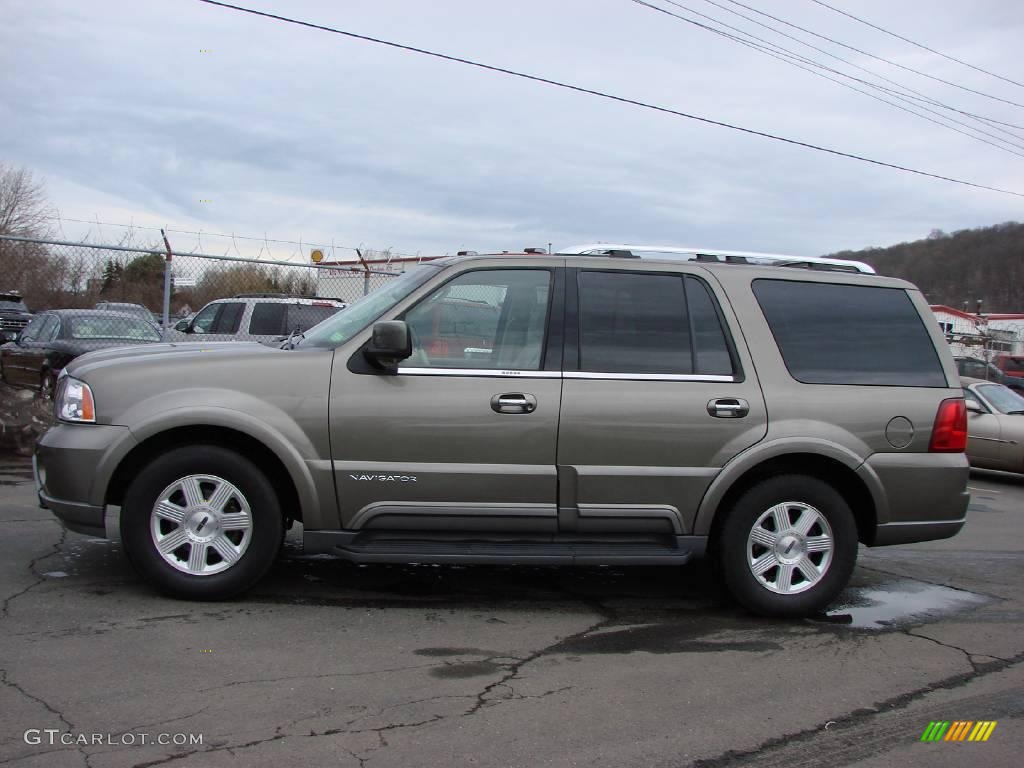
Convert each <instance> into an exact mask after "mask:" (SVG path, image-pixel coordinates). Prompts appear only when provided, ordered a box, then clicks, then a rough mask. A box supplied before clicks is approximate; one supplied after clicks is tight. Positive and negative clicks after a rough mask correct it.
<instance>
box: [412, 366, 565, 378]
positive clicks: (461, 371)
mask: <svg viewBox="0 0 1024 768" xmlns="http://www.w3.org/2000/svg"><path fill="white" fill-rule="evenodd" d="M398 373H399V374H404V375H408V376H487V377H499V378H508V379H560V378H561V377H562V372H561V371H515V370H503V369H501V368H403V367H401V366H399V368H398Z"/></svg>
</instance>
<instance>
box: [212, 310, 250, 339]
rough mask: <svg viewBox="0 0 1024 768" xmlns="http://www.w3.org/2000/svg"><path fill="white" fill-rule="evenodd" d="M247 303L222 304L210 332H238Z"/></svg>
mask: <svg viewBox="0 0 1024 768" xmlns="http://www.w3.org/2000/svg"><path fill="white" fill-rule="evenodd" d="M244 309H245V304H221V305H220V310H219V311H218V312H217V319H216V320H214V322H213V328H211V329H210V333H238V326H239V325H240V324H241V322H242V310H244Z"/></svg>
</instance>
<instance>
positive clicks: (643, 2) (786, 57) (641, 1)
mask: <svg viewBox="0 0 1024 768" xmlns="http://www.w3.org/2000/svg"><path fill="white" fill-rule="evenodd" d="M662 1H663V2H667V3H669V4H671V5H673V6H676V7H677V8H681V9H683V10H685V11H688V12H690V13H693V14H695V15H697V16H700V17H703V18H706V19H710V20H711V21H713V22H714V23H716V24H719V25H721V26H723V27H725V28H727V29H732V30H734V31H736V32H739V33H740V34H742V35H745V36H746V37H748V38H750V40H754V41H758V42H751V41H750V40H746V39H743V38H739V37H736V36H735V35H732V34H729V33H728V32H723V31H722V30H719V29H715V28H714V27H710V26H708V25H706V24H703V23H701V22H699V21H695V20H693V19H689V18H686V17H685V16H681V15H680V14H678V13H674V12H673V11H670V10H668V9H667V8H662V7H660V6H658V5H655V4H654V3H651V2H649V1H648V0H630V2H632V3H634V4H636V5H639V6H642V7H645V8H648V9H650V10H652V11H658V12H659V13H663V14H665V15H667V16H671V17H673V18H675V19H678V20H679V21H683V22H686V23H687V24H691V25H693V26H696V27H699V28H700V29H704V30H706V31H708V32H712V33H714V34H716V35H719V36H722V37H725V38H728V39H730V40H733V41H734V42H738V43H740V44H741V45H745V46H747V47H748V48H752V49H754V50H757V51H760V52H761V53H764V54H767V55H768V56H771V57H772V58H775V59H779V60H780V61H785V62H786V63H788V64H791V65H792V66H795V67H797V68H799V69H803V70H804V71H806V72H810V73H811V74H812V75H816V76H818V77H823V78H825V79H826V80H830V81H832V82H833V83H836V84H838V85H840V86H843V87H844V88H848V89H850V90H853V91H856V92H857V93H861V94H864V95H865V96H868V97H870V98H873V99H875V100H876V101H881V102H883V103H885V104H889V105H890V106H893V107H896V108H897V109H900V110H903V111H904V112H909V113H910V114H912V115H916V116H918V117H920V118H921V119H923V120H927V121H928V122H930V123H934V124H935V125H940V126H942V127H944V128H948V129H949V130H951V131H955V132H956V133H960V134H963V135H964V136H968V137H969V138H972V139H975V140H976V141H980V142H982V143H983V144H988V145H989V146H992V147H995V148H996V149H1001V150H1003V151H1004V152H1008V153H1010V154H1012V155H1017V156H1018V157H1024V154H1022V153H1021V152H1015V151H1014V150H1012V149H1008V148H1007V147H1005V146H1002V144H1006V145H1009V146H1011V147H1015V148H1016V149H1019V150H1024V144H1019V143H1017V142H1015V141H1011V140H1009V139H1005V138H1003V137H1002V136H997V135H995V134H993V133H990V132H989V131H985V130H982V129H981V128H977V127H975V126H973V125H971V124H969V123H965V122H964V121H962V120H959V119H957V118H955V117H950V116H949V115H945V114H943V113H941V112H938V111H936V110H934V109H931V108H930V107H927V106H924V105H921V104H917V103H914V104H913V106H914V107H916V108H917V109H923V110H924V111H925V112H929V113H931V114H933V115H936V116H937V117H940V118H942V119H943V120H951V121H952V122H953V123H956V124H957V125H960V126H963V127H964V128H966V129H967V130H968V131H974V132H975V133H968V132H967V131H963V130H960V129H959V128H955V127H953V126H952V125H949V124H948V123H945V122H942V121H941V120H936V119H932V118H930V117H927V116H926V115H922V114H921V113H920V112H916V111H914V110H913V109H910V108H908V107H905V106H901V105H900V104H896V103H895V102H892V101H889V100H888V99H884V98H882V97H880V96H877V95H875V94H872V93H868V92H867V91H864V90H862V89H860V88H857V87H855V86H852V85H850V84H849V83H844V82H842V81H839V80H836V79H835V78H833V77H829V76H828V75H824V74H822V73H821V72H817V71H814V70H812V69H810V68H808V67H814V68H816V69H822V70H825V71H827V72H831V73H833V74H835V75H838V76H840V77H844V78H847V79H849V80H853V81H855V82H858V83H861V84H863V85H866V86H868V87H871V88H875V89H878V90H881V91H883V92H885V93H887V94H889V95H891V96H892V97H893V98H896V99H898V100H899V101H902V102H903V103H904V104H906V103H909V102H908V100H907V98H906V97H905V96H903V95H902V94H900V93H898V92H896V91H893V90H892V89H890V88H884V87H881V86H878V85H876V84H875V83H871V82H869V81H867V80H864V79H862V78H859V77H854V76H853V75H848V74H846V73H845V72H841V71H839V70H837V69H835V68H833V67H829V66H826V65H824V64H822V63H820V62H817V61H814V60H813V59H809V58H807V57H806V56H801V55H800V54H797V53H793V52H792V51H790V50H788V49H786V48H782V47H781V46H779V45H777V44H775V43H772V42H771V41H768V40H765V39H764V38H761V37H757V36H756V35H751V34H750V33H749V32H745V31H744V30H741V29H739V28H737V27H734V26H731V25H729V24H725V23H724V22H721V21H719V20H718V19H715V18H714V17H712V16H708V15H707V14H703V13H701V12H700V11H695V10H693V9H691V8H688V7H687V6H685V5H682V4H681V3H678V2H675V1H674V0H662ZM765 46H771V48H772V49H773V50H769V49H767V48H766V47H765ZM798 61H799V62H802V63H803V64H806V65H808V66H802V65H801V64H798V63H797V62H798ZM997 130H1002V129H997ZM1002 132H1003V133H1006V134H1008V135H1009V136H1012V137H1014V138H1016V139H1020V140H1022V141H1024V137H1020V136H1017V135H1016V134H1013V133H1011V132H1009V131H1002ZM976 133H977V134H981V135H983V136H988V137H989V138H992V139H995V141H999V142H1002V144H995V143H994V142H992V141H988V140H987V139H984V138H982V137H981V136H978V135H976Z"/></svg>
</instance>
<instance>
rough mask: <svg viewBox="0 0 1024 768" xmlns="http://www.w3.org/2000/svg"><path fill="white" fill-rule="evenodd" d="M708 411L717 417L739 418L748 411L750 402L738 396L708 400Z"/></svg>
mask: <svg viewBox="0 0 1024 768" xmlns="http://www.w3.org/2000/svg"><path fill="white" fill-rule="evenodd" d="M708 413H710V414H711V415H712V416H714V417H715V418H719V419H741V418H743V417H744V416H746V415H747V414H748V413H750V404H749V403H748V402H747V401H746V400H743V399H741V398H738V397H719V398H716V399H714V400H708Z"/></svg>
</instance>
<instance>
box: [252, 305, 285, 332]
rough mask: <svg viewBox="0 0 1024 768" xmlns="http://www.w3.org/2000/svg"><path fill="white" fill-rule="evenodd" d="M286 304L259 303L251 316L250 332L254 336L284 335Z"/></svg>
mask: <svg viewBox="0 0 1024 768" xmlns="http://www.w3.org/2000/svg"><path fill="white" fill-rule="evenodd" d="M285 306H286V305H284V304H272V303H269V302H267V303H265V304H257V305H256V306H254V307H253V308H252V316H251V317H250V318H249V333H251V334H252V335H254V336H282V335H284V317H285Z"/></svg>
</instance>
